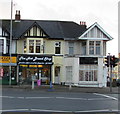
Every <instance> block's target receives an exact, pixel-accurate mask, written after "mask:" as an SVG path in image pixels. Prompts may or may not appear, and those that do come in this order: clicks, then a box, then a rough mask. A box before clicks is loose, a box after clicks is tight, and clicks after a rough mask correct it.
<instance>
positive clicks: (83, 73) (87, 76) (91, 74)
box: [79, 65, 97, 81]
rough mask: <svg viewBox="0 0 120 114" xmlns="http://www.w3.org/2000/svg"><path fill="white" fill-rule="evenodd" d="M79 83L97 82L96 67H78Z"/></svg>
mask: <svg viewBox="0 0 120 114" xmlns="http://www.w3.org/2000/svg"><path fill="white" fill-rule="evenodd" d="M79 81H97V66H96V65H88V66H83V65H81V66H80V70H79Z"/></svg>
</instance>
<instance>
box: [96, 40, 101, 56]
mask: <svg viewBox="0 0 120 114" xmlns="http://www.w3.org/2000/svg"><path fill="white" fill-rule="evenodd" d="M100 44H101V42H100V41H96V55H100Z"/></svg>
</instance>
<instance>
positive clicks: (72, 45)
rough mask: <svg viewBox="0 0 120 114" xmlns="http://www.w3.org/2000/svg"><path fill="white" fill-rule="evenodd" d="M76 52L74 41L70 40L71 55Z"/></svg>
mask: <svg viewBox="0 0 120 114" xmlns="http://www.w3.org/2000/svg"><path fill="white" fill-rule="evenodd" d="M73 54H74V42H69V55H73Z"/></svg>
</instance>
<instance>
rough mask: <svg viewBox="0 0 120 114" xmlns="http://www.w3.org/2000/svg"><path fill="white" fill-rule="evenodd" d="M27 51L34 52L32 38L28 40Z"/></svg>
mask: <svg viewBox="0 0 120 114" xmlns="http://www.w3.org/2000/svg"><path fill="white" fill-rule="evenodd" d="M29 53H34V40H29Z"/></svg>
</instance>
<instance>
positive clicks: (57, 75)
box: [55, 66, 60, 84]
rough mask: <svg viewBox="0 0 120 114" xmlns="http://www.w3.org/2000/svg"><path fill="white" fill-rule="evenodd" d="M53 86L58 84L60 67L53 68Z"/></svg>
mask: <svg viewBox="0 0 120 114" xmlns="http://www.w3.org/2000/svg"><path fill="white" fill-rule="evenodd" d="M55 84H60V66H56V67H55Z"/></svg>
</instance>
